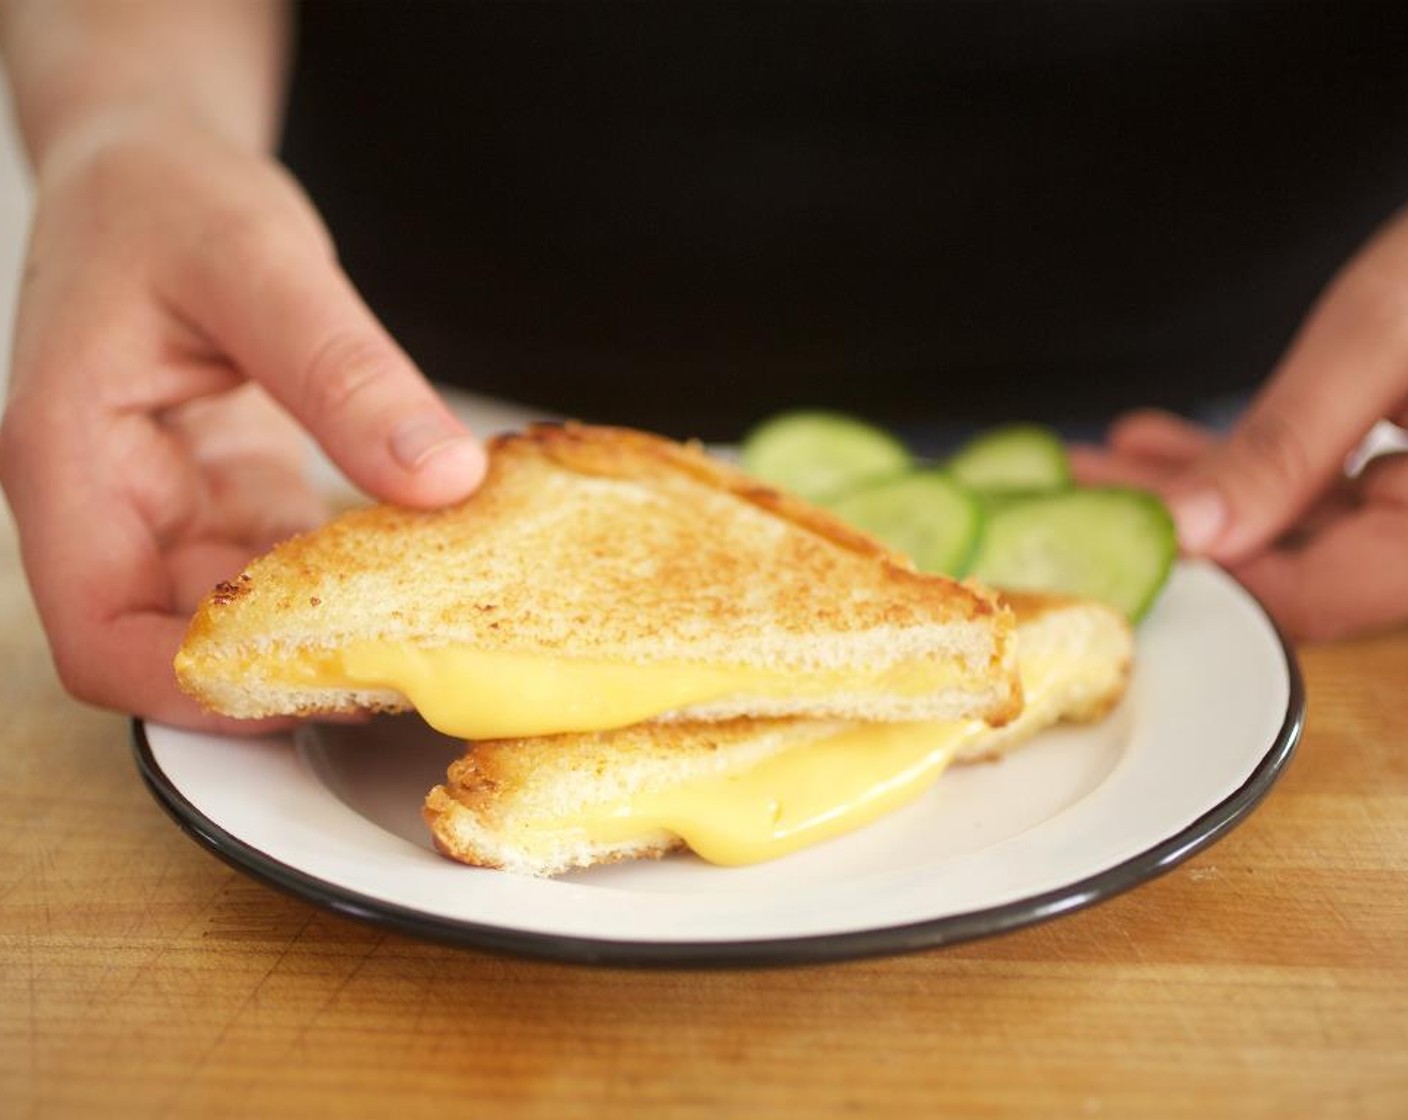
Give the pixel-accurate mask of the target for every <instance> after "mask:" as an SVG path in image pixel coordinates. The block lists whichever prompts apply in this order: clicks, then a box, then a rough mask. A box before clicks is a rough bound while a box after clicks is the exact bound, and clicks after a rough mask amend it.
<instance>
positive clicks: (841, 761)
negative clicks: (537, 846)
mask: <svg viewBox="0 0 1408 1120" xmlns="http://www.w3.org/2000/svg"><path fill="white" fill-rule="evenodd" d="M1080 668H1081V667H1080V665H1079V663H1078V662H1077V663H1075V664H1072V663H1070V662H1065V663H1063V662H1060V661H1056V660H1044V661H1043V662H1041V663H1037V664H1031V665H1023V667H1022V683H1023V688H1024V690H1025V691H1026V696H1027V704H1026V708H1025V709H1024V711H1023V714H1022V715H1020V716H1018V717H1017V719H1016V720H1014V721H1013V722H1012V723H1010V724H1008V725H1007V727H1005V728H1003V729H1001V730H994V729H993V728H991V727H989V726H988V725H987V724H986V723H984V722H982V721H981V720H961V721H951V722H924V723H876V724H854V725H851V726H850V727H848V728H847V729H846V730H844V731H842V732H840V733H839V734H836V735H833V736H830V737H828V738H825V739H822V740H820V741H814V742H806V743H799V744H797V745H796V746H793V747H789V748H787V749H786V750H784V751H781V752H780V753H778V754H776V755H774V756H772V757H771V758H768V759H765V760H763V761H762V762H760V763H758V764H757V765H756V766H752V767H750V768H748V769H746V770H742V771H740V772H736V773H725V774H721V775H714V776H710V777H707V778H704V779H702V780H698V781H692V782H687V783H684V784H682V785H680V786H676V787H673V788H669V789H663V790H656V791H652V792H649V793H642V794H638V795H636V796H635V797H632V798H630V799H628V800H624V801H620V802H617V803H615V804H608V805H602V806H599V807H593V808H592V809H590V810H588V811H586V812H583V813H582V814H580V815H579V816H577V817H574V818H569V819H558V820H553V821H544V822H536V828H538V829H539V830H542V832H543V833H545V834H546V833H549V832H560V831H561V830H564V829H580V830H581V831H583V832H584V833H585V834H586V836H587V837H588V839H589V840H591V841H592V842H593V843H595V844H629V843H632V842H640V841H641V840H643V839H644V838H647V837H649V836H650V835H652V834H654V833H658V832H660V831H664V832H668V833H671V834H673V835H675V836H678V837H680V838H681V839H682V840H684V842H685V843H686V844H687V845H688V846H689V848H690V849H691V850H692V851H694V852H695V853H696V854H698V855H699V856H701V857H703V858H704V859H706V860H708V861H709V862H711V863H717V864H725V865H740V864H749V863H759V862H762V861H764V860H769V859H775V858H776V857H778V856H782V855H786V854H788V853H790V852H794V851H797V850H798V849H800V848H804V847H807V846H809V845H811V844H816V843H819V842H820V841H822V840H828V839H831V838H832V837H835V836H840V835H842V834H844V833H847V832H851V831H852V830H854V829H857V828H860V827H861V826H863V825H866V824H869V823H871V822H872V821H874V820H877V819H879V818H880V817H881V816H884V815H885V814H887V813H890V812H892V811H893V810H895V809H898V808H900V807H901V806H903V805H906V804H908V803H909V802H911V801H914V800H915V799H916V798H918V797H919V796H920V795H922V794H923V793H924V792H925V791H926V790H927V789H929V788H930V787H931V786H932V785H933V784H934V782H935V781H937V780H938V777H939V775H940V774H942V773H943V772H944V769H945V768H946V767H947V766H948V764H949V763H950V762H952V761H953V759H954V757H955V756H956V755H957V754H958V752H959V751H960V750H962V749H964V748H967V747H973V748H975V749H977V750H979V751H980V752H981V749H982V746H983V742H984V741H985V740H988V739H995V738H996V737H997V736H998V735H1002V736H1003V737H1004V738H1010V737H1014V736H1015V737H1020V736H1022V735H1024V734H1028V733H1031V732H1033V731H1035V730H1039V729H1040V727H1041V726H1043V725H1045V724H1047V723H1050V722H1053V721H1054V719H1055V717H1056V715H1057V712H1056V710H1055V709H1054V708H1053V705H1052V701H1053V700H1054V699H1056V694H1057V692H1058V690H1060V689H1062V688H1063V687H1064V686H1065V685H1066V684H1067V683H1068V682H1069V681H1070V680H1071V679H1073V678H1074V676H1075V675H1076V674H1077V673H1078V672H1079V671H1080ZM533 827H534V826H532V825H530V826H529V829H530V830H531V829H532V828H533ZM524 839H525V840H526V839H527V838H526V837H525V838H524ZM528 842H531V841H528Z"/></svg>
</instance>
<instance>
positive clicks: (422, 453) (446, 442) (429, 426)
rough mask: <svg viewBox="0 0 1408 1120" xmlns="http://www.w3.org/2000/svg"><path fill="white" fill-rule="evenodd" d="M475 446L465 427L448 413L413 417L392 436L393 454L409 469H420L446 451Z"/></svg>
mask: <svg viewBox="0 0 1408 1120" xmlns="http://www.w3.org/2000/svg"><path fill="white" fill-rule="evenodd" d="M474 446H475V445H474V441H473V439H471V438H470V437H469V436H468V435H466V434H465V431H464V429H463V428H461V427H460V426H459V425H458V424H456V423H455V422H454V421H453V420H450V419H449V418H447V417H444V416H416V417H413V418H412V419H410V420H407V421H406V422H404V423H403V424H402V425H401V426H400V427H399V428H397V429H396V431H395V432H393V433H392V435H391V454H392V455H393V456H394V457H395V459H396V461H397V462H398V463H400V464H401V465H402V466H403V467H405V468H406V469H407V470H409V471H418V470H420V469H421V468H422V467H424V466H425V465H426V464H427V463H429V462H430V460H431V459H438V458H439V457H440V456H442V455H444V454H446V452H456V451H457V450H458V449H459V448H462V447H464V448H469V449H471V450H473V449H474ZM461 453H462V452H461Z"/></svg>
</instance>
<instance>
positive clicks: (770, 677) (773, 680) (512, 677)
mask: <svg viewBox="0 0 1408 1120" xmlns="http://www.w3.org/2000/svg"><path fill="white" fill-rule="evenodd" d="M962 672H963V670H962V666H961V665H957V664H954V663H951V662H945V661H933V662H904V663H900V664H897V665H894V666H890V667H888V668H886V669H883V670H877V671H874V672H870V673H846V674H842V673H816V674H812V675H798V674H795V673H790V672H777V671H770V670H766V669H756V668H751V667H748V666H739V665H703V664H695V665H689V664H674V663H662V662H645V663H639V664H634V663H626V662H611V661H589V660H584V659H572V658H553V657H547V656H543V655H540V654H523V653H502V652H488V651H485V650H479V649H473V648H468V647H457V646H447V647H441V648H438V649H419V648H416V647H414V646H409V645H397V644H391V643H381V642H360V643H356V644H354V645H351V646H348V647H347V648H346V649H344V650H341V651H338V652H329V653H327V654H324V655H322V656H320V657H312V656H309V657H305V658H303V659H302V660H300V661H298V662H291V663H289V665H288V666H286V667H285V668H284V669H283V670H282V675H283V676H284V677H285V678H286V679H287V680H288V682H289V683H293V684H297V685H303V686H315V687H329V688H349V689H365V688H378V689H380V688H389V689H394V690H395V691H397V692H399V693H401V695H403V696H405V697H406V698H407V699H408V700H409V701H410V702H411V703H412V704H413V705H414V706H415V708H416V710H417V711H418V712H420V714H421V716H422V717H423V718H424V719H425V721H426V722H427V723H429V724H430V725H431V726H432V727H434V728H435V729H436V730H438V731H442V732H444V733H445V734H446V735H451V736H454V737H455V738H457V739H508V738H519V737H528V736H535V735H553V734H558V733H561V732H568V731H577V732H586V731H607V730H610V729H612V728H616V727H626V726H628V725H630V724H633V723H640V722H641V721H643V720H647V719H650V718H652V717H654V716H658V715H660V714H661V713H663V712H671V711H675V710H677V709H680V708H687V707H692V706H695V705H699V704H708V703H714V702H718V701H726V700H733V699H735V698H749V699H756V698H763V699H790V698H794V697H796V698H804V697H810V696H824V695H828V694H835V693H845V692H848V691H852V690H856V691H865V692H869V691H872V690H885V691H891V692H895V693H898V694H900V695H905V696H919V695H923V694H925V693H928V692H934V691H937V690H939V689H943V688H946V687H951V686H954V685H957V684H959V683H960V682H961V680H962Z"/></svg>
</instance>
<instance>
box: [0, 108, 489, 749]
mask: <svg viewBox="0 0 1408 1120" xmlns="http://www.w3.org/2000/svg"><path fill="white" fill-rule="evenodd" d="M295 421H296V423H295ZM298 425H302V426H303V427H304V428H306V429H307V431H308V432H310V433H311V434H312V435H313V436H314V437H315V438H316V439H317V441H318V442H319V443H320V444H321V445H322V447H323V448H324V449H325V450H326V451H327V453H328V454H329V455H330V457H331V458H332V459H333V460H334V461H335V462H336V463H337V464H338V465H339V466H340V467H341V468H342V469H343V470H344V472H346V474H347V475H348V477H349V478H350V479H351V480H352V481H353V482H355V483H356V484H358V485H359V486H360V487H362V488H363V489H364V490H366V491H368V492H369V493H371V494H373V495H375V496H376V497H378V498H381V499H384V500H388V501H393V502H398V503H403V504H408V505H417V506H433V505H438V504H442V503H445V502H449V501H453V500H456V499H458V498H461V497H463V496H465V495H466V494H467V493H468V492H469V491H471V490H472V489H473V488H474V487H475V485H477V483H478V481H479V478H480V477H481V475H482V473H483V454H482V450H481V449H480V447H479V446H478V444H477V443H475V442H474V440H473V439H472V438H471V437H470V436H469V435H468V434H467V433H466V432H465V430H464V429H463V427H462V426H461V425H460V424H459V422H458V421H457V420H456V419H455V418H454V417H453V416H452V414H451V413H450V412H449V411H448V409H447V408H446V407H445V405H444V404H443V402H442V401H441V400H440V399H439V397H438V396H437V395H436V394H435V392H434V390H433V389H432V388H431V387H430V385H429V384H428V383H427V382H426V381H425V379H424V378H423V377H422V376H421V374H420V373H419V372H418V371H417V370H416V369H415V368H414V367H413V366H412V364H411V363H410V361H409V360H408V359H407V357H406V356H405V355H404V354H403V353H402V352H401V351H400V350H399V349H398V348H397V347H396V345H395V344H394V343H393V342H392V340H391V339H390V338H389V337H388V336H387V334H386V333H385V331H384V330H383V329H382V328H381V327H380V326H379V324H378V323H377V322H376V321H375V319H374V318H373V316H372V315H371V313H370V312H369V311H368V309H367V308H366V307H365V305H364V304H363V303H362V302H361V301H360V299H359V298H358V297H357V295H356V293H355V292H354V290H353V288H352V286H351V284H350V283H349V282H348V280H347V278H346V277H345V275H344V274H343V273H342V272H341V270H340V269H339V268H338V266H337V263H336V261H335V258H334V255H333V252H332V247H331V245H330V242H329V239H328V236H327V234H326V232H325V230H324V228H323V226H322V224H321V222H320V221H319V219H318V217H317V215H316V214H315V213H314V211H313V209H312V207H311V206H310V205H309V204H308V202H307V201H306V199H305V198H304V197H303V195H302V194H301V192H300V191H299V190H298V188H297V187H296V186H295V184H294V183H293V182H292V180H291V179H290V178H289V177H288V176H287V175H286V174H285V173H284V172H283V171H282V170H281V169H280V168H279V167H278V166H277V165H276V164H275V163H273V162H272V161H271V160H268V159H265V158H262V157H260V156H257V155H253V154H250V153H248V152H246V151H243V150H240V149H237V148H235V147H233V146H230V145H226V144H223V143H221V142H219V141H217V140H215V139H214V138H212V137H211V136H209V135H207V134H204V133H201V132H199V131H196V130H193V129H191V128H189V127H183V126H180V125H176V124H174V123H170V122H159V121H153V120H142V119H125V120H122V119H115V120H109V121H105V122H98V123H97V124H95V125H94V126H93V127H89V128H87V129H86V130H84V132H83V134H82V135H78V136H74V137H70V138H68V140H67V141H66V143H65V144H64V145H63V146H62V148H61V149H60V150H56V151H54V152H53V153H51V155H50V158H48V159H47V160H46V161H45V165H44V167H43V168H42V169H41V170H40V173H39V175H38V183H37V209H36V213H35V218H34V224H33V232H32V236H31V246H30V251H29V255H28V260H27V265H26V271H25V276H24V282H23V289H22V293H21V301H20V308H19V314H18V319H17V322H16V342H15V352H14V360H13V367H12V384H11V395H10V400H9V404H8V408H7V410H6V413H5V417H4V421H3V426H0V484H3V486H4V490H5V493H6V495H7V497H8V498H9V502H10V505H11V508H12V510H13V512H14V516H15V521H16V525H17V527H18V530H19V536H20V544H21V551H22V556H23V560H24V565H25V569H26V572H27V574H28V578H29V581H30V585H31V588H32V590H33V594H34V599H35V602H36V604H37V606H38V610H39V614H40V617H41V619H42V621H43V624H44V626H45V629H46V631H47V633H48V636H49V640H50V645H51V648H52V651H53V656H54V661H55V665H56V667H57V670H58V672H59V675H60V678H61V680H62V682H63V683H64V685H65V687H66V688H67V689H68V690H69V691H70V692H72V693H73V694H74V695H75V696H77V697H78V698H80V699H83V700H86V701H89V702H92V703H95V704H98V705H102V706H105V707H111V708H117V709H121V710H124V711H128V712H133V713H136V714H138V715H142V716H146V717H151V718H155V719H159V720H164V721H171V722H175V723H180V724H185V725H191V726H205V727H215V726H218V727H222V728H226V729H230V728H238V729H240V730H255V729H257V726H258V725H250V724H240V723H236V722H234V721H224V720H220V719H217V718H216V717H213V716H210V715H208V714H206V713H203V712H201V711H199V710H198V708H197V707H196V705H195V704H194V703H193V702H192V701H190V700H188V699H187V698H185V697H184V696H182V695H181V694H180V693H179V691H178V689H177V687H176V684H175V681H174V678H173V673H172V668H171V662H172V657H173V655H174V653H175V650H176V648H177V646H178V645H179V643H180V641H181V638H182V635H183V633H184V629H185V625H186V621H187V619H188V617H189V613H190V611H191V609H192V608H193V606H194V605H195V603H196V601H197V599H198V598H199V596H200V595H201V594H202V593H203V592H205V591H207V590H208V589H209V588H210V587H212V586H213V585H214V584H215V583H216V582H218V581H219V580H221V579H227V578H229V577H230V576H231V575H232V574H233V573H235V572H237V571H238V570H239V568H240V567H241V565H242V564H243V563H244V562H245V561H246V560H247V559H248V558H249V556H250V555H251V554H252V553H253V552H255V551H257V550H259V549H261V548H263V547H265V546H267V545H268V544H269V543H270V542H272V541H273V540H275V539H277V538H279V537H281V536H284V535H287V534H288V533H289V532H291V531H293V530H296V529H299V528H302V527H306V526H308V525H310V524H311V523H313V522H315V521H316V520H317V519H318V518H319V517H320V516H321V515H322V512H323V511H322V509H321V506H320V503H319V502H318V500H317V498H316V496H315V495H314V494H313V493H312V492H311V491H310V489H309V487H308V485H307V484H306V482H305V481H304V478H303V473H302V465H303V464H302V458H303V451H304V450H305V448H304V445H303V443H302V442H301V439H302V437H301V435H300V432H299V428H298ZM263 726H268V725H267V724H266V725H263Z"/></svg>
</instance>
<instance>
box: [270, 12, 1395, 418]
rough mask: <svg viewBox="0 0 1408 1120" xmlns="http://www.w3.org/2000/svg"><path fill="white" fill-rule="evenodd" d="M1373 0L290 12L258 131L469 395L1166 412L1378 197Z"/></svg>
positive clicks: (1253, 340) (1275, 338)
mask: <svg viewBox="0 0 1408 1120" xmlns="http://www.w3.org/2000/svg"><path fill="white" fill-rule="evenodd" d="M1405 13H1408V5H1403V4H1398V3H1395V4H1362V3H1361V4H1355V3H1316V2H1304V3H1293V2H1286V3H1276V4H1271V3H1260V4H1258V3H1196V2H1187V0H1182V2H1171V0H1166V2H1145V3H1135V4H1131V3H1118V4H1116V3H1107V4H1093V3H1071V2H1058V0H1050V2H1035V0H1033V2H1026V3H952V4H938V3H935V4H889V3H859V2H857V3H812V4H804V3H794V4H764V3H739V4H725V3H707V4H704V3H701V4H685V3H616V2H612V3H604V2H602V3H591V2H577V3H529V2H521V0H520V2H510V3H462V4H414V3H393V4H367V5H360V4H358V5H352V4H312V3H310V4H305V5H304V6H303V7H302V8H301V14H300V28H299V34H300V47H299V56H298V59H299V61H298V66H297V70H296V77H295V81H294V85H293V92H292V97H291V105H290V116H289V126H288V132H287V137H286V143H285V156H286V159H287V160H288V162H289V163H290V165H291V166H292V167H293V169H294V171H295V172H296V173H297V174H298V175H299V176H300V178H301V179H302V180H303V181H304V183H305V184H306V185H307V187H308V189H309V190H310V192H311V193H312V195H313V197H314V199H315V200H316V202H317V203H318V204H319V206H320V207H321V209H322V211H323V213H324V215H325V216H326V218H327V220H328V222H329V224H330V226H331V227H332V230H333V234H334V237H335V238H336V240H337V243H338V245H339V249H340V251H341V253H342V256H343V260H344V263H345V265H346V267H347V268H348V270H349V272H350V273H351V275H352V278H353V279H354V281H355V282H356V283H357V284H358V285H359V286H360V288H361V289H362V291H363V292H364V294H365V295H366V297H367V298H368V300H369V302H370V303H371V304H372V306H373V308H374V309H375V310H376V311H377V312H378V314H380V315H381V316H382V317H383V319H384V321H385V322H386V323H387V324H388V326H389V327H390V328H391V330H392V331H393V333H395V334H396V336H397V337H398V338H399V339H400V341H401V342H402V343H403V345H405V346H406V348H407V349H408V350H409V351H410V353H411V354H412V356H413V357H415V358H416V359H417V360H418V361H419V362H420V363H421V364H422V366H423V367H424V368H425V369H426V371H427V373H429V374H430V375H431V376H432V377H436V378H439V379H443V380H450V381H458V382H461V383H463V384H465V385H466V386H469V387H473V388H477V389H479V390H482V391H484V392H488V393H493V394H497V395H500V396H505V397H508V398H511V399H516V400H522V401H528V402H533V403H536V404H539V405H542V406H544V407H547V408H551V409H553V410H555V411H560V412H564V413H567V414H571V415H576V416H581V417H583V418H586V419H592V420H603V421H613V422H624V423H632V424H639V425H644V426H649V427H654V428H658V429H660V430H663V431H667V432H671V433H673V434H677V435H687V434H693V435H703V436H706V437H720V438H731V437H736V436H737V435H738V434H739V432H740V431H741V430H742V428H743V427H745V426H746V425H747V424H748V423H750V422H752V421H753V420H755V419H757V418H758V417H760V416H762V415H764V414H766V413H767V412H770V411H772V410H774V409H778V408H782V407H790V406H799V405H824V406H830V407H836V408H843V409H847V410H851V411H856V412H859V413H861V414H864V415H868V416H871V417H873V418H875V419H877V420H880V421H884V422H889V423H901V424H903V423H905V422H908V421H914V420H920V419H937V420H952V419H963V420H974V421H986V420H993V419H1006V418H1013V417H1018V416H1035V417H1039V418H1044V419H1060V418H1064V417H1069V416H1074V415H1080V416H1091V417H1093V416H1101V415H1105V414H1108V413H1110V412H1112V411H1114V410H1117V409H1119V408H1123V407H1129V406H1132V405H1136V404H1160V405H1166V406H1171V407H1187V406H1188V405H1190V404H1191V403H1192V402H1194V401H1196V400H1198V399H1201V398H1204V397H1206V396H1208V395H1210V394H1216V393H1223V392H1232V391H1238V390H1244V389H1246V388H1248V387H1250V386H1252V385H1254V384H1255V383H1256V382H1257V381H1258V380H1259V379H1261V378H1262V377H1263V376H1264V375H1265V374H1266V372H1267V371H1268V369H1269V368H1270V366H1271V365H1272V364H1273V363H1274V361H1275V359H1276V357H1277V355H1278V354H1279V352H1280V351H1281V350H1282V349H1283V347H1284V346H1285V344H1286V343H1287V341H1288V339H1289V337H1290V334H1291V332H1292V331H1293V329H1294V327H1295V325H1296V323H1297V322H1298V320H1299V319H1300V318H1301V317H1302V316H1303V314H1304V313H1305V311H1306V310H1307V307H1308V305H1309V304H1310V302H1311V301H1312V300H1313V298H1314V296H1315V295H1316V293H1317V291H1318V290H1319V289H1320V288H1321V287H1322V286H1323V285H1324V283H1325V282H1326V281H1327V280H1328V279H1329V277H1330V275H1331V274H1332V272H1333V270H1334V269H1335V268H1336V267H1337V266H1339V265H1340V264H1342V263H1343V261H1344V260H1345V259H1346V258H1347V257H1348V256H1349V255H1350V254H1351V253H1352V252H1353V250H1354V249H1355V248H1356V247H1357V246H1358V245H1359V244H1360V243H1362V242H1363V241H1364V240H1365V239H1366V238H1367V237H1368V236H1370V234H1371V233H1372V231H1373V229H1374V228H1375V226H1376V225H1378V224H1380V223H1381V222H1382V221H1384V220H1385V219H1386V218H1387V217H1388V216H1389V215H1390V213H1391V212H1392V210H1393V209H1394V208H1395V207H1396V206H1397V205H1398V204H1399V203H1400V201H1401V200H1402V199H1403V198H1404V196H1405V193H1408V62H1405V60H1406V59H1408V49H1405V48H1406V47H1408V19H1405Z"/></svg>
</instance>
